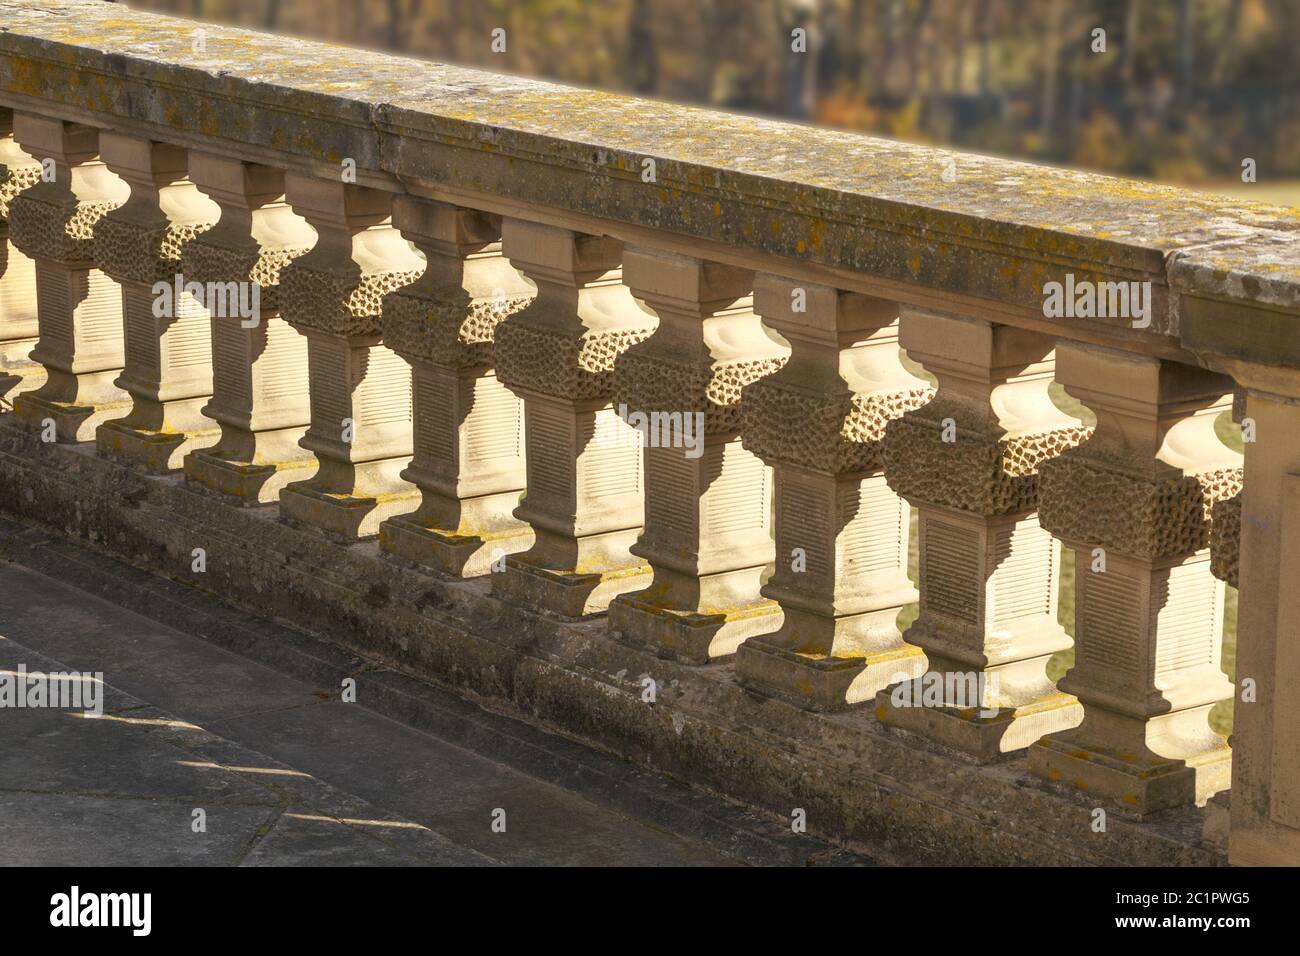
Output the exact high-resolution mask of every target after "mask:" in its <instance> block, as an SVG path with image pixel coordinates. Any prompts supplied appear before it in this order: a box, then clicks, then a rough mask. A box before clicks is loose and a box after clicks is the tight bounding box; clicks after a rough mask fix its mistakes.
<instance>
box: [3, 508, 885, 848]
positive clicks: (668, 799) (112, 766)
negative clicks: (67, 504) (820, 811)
mask: <svg viewBox="0 0 1300 956" xmlns="http://www.w3.org/2000/svg"><path fill="white" fill-rule="evenodd" d="M17 535H22V536H24V540H25V542H26V544H27V545H28V546H34V550H32V551H24V552H23V553H24V554H26V555H27V556H32V555H33V554H34V553H36V552H40V553H41V554H43V556H44V557H45V558H51V557H67V556H68V554H69V551H68V549H72V550H73V551H76V552H77V553H78V558H79V560H81V561H82V562H85V563H84V565H83V566H84V567H85V568H87V569H94V570H95V573H96V574H99V575H101V576H103V577H101V578H99V579H97V578H96V577H95V576H94V574H90V573H87V574H84V575H83V574H80V573H79V574H75V575H73V577H74V579H76V580H78V582H79V583H83V584H88V585H89V586H91V587H95V586H96V582H98V584H100V585H102V584H103V583H104V581H105V580H107V579H108V578H109V577H112V576H118V577H119V578H120V580H121V582H123V583H126V584H128V585H129V589H135V590H136V591H137V596H141V595H149V594H150V593H151V592H158V591H161V592H167V591H168V590H169V588H172V587H176V586H175V585H172V583H171V582H166V581H162V580H160V579H157V578H153V577H152V576H149V575H143V578H138V577H136V575H139V574H142V572H134V571H133V569H129V568H126V567H125V566H116V565H115V562H113V561H112V559H108V558H106V557H105V556H102V555H97V554H94V553H93V552H89V551H84V550H81V549H77V548H76V546H74V545H71V544H70V543H67V542H61V541H59V540H57V539H54V538H50V537H47V536H45V535H44V533H42V532H36V531H34V530H33V529H31V528H29V527H26V526H22V525H16V524H14V523H12V522H8V521H7V520H5V521H4V522H3V527H0V539H2V540H3V541H4V543H5V544H6V546H7V547H6V553H8V554H11V555H12V554H13V552H14V548H13V547H12V545H13V542H14V540H15V536H17ZM33 563H38V564H39V563H40V562H39V561H35V562H33ZM65 567H66V565H65ZM180 590H181V591H182V592H186V593H184V594H170V595H169V598H168V600H169V601H170V603H171V604H172V605H173V606H174V607H177V608H182V609H184V610H186V611H193V612H195V613H196V614H201V615H202V616H203V617H204V619H205V621H204V627H203V630H204V631H205V632H207V633H209V634H214V633H217V634H222V635H224V636H225V637H226V638H227V639H229V640H231V641H232V642H233V643H235V644H237V645H239V646H241V647H245V648H250V647H255V648H257V649H258V651H259V653H260V654H262V655H263V656H266V657H269V658H274V657H275V655H276V650H275V648H273V647H270V646H268V645H267V642H268V641H274V640H275V637H276V636H277V634H278V635H279V636H281V637H283V638H285V639H286V642H287V643H288V644H290V645H293V650H292V651H291V652H290V656H289V658H288V659H289V660H290V661H292V662H294V663H296V664H297V666H298V667H299V668H300V669H302V670H305V671H306V672H308V673H309V674H310V675H311V676H314V677H317V678H320V681H319V683H317V682H315V681H310V680H309V681H303V680H300V679H297V678H296V677H295V676H290V675H286V674H284V673H282V672H280V671H279V670H277V669H275V668H272V667H268V666H265V665H264V664H261V663H258V662H255V661H253V660H249V659H248V658H247V657H243V656H239V655H236V654H233V653H231V652H230V651H228V650H226V649H224V647H221V646H218V645H217V644H214V643H210V642H209V641H205V640H200V639H198V638H196V637H193V636H191V635H189V634H186V633H183V632H182V631H180V630H177V629H176V628H173V627H171V626H168V625H166V624H162V623H159V622H158V621H154V620H151V619H150V618H147V617H144V616H142V615H140V614H136V613H133V612H132V611H129V610H125V609H123V608H121V607H119V606H118V605H116V604H112V603H110V602H108V601H104V600H101V599H100V598H98V597H95V596H93V595H91V594H88V593H86V592H84V591H81V590H78V589H76V588H73V587H71V586H70V585H68V584H65V583H63V582H62V581H58V580H54V579H53V578H51V577H49V576H47V575H45V574H42V573H40V572H39V571H36V570H33V569H31V568H27V567H23V566H20V565H18V564H14V563H11V562H8V561H0V670H3V669H16V668H17V666H18V665H19V664H25V665H26V667H27V668H28V670H29V671H31V670H38V669H42V668H45V669H55V670H88V671H96V670H99V671H103V672H104V675H105V684H106V689H105V693H106V713H105V716H103V717H101V718H98V719H90V718H85V717H78V716H73V715H71V714H69V713H67V712H65V711H54V710H25V709H19V710H10V709H0V808H3V809H0V813H3V814H4V817H5V819H6V820H7V821H8V823H7V824H0V837H3V836H5V835H6V830H5V827H11V828H21V830H22V832H23V833H25V834H27V835H28V836H27V837H26V838H25V839H24V840H17V839H14V840H4V841H2V843H0V863H5V864H11V863H28V862H38V861H39V862H48V863H56V864H83V865H84V864H92V865H93V864H96V863H106V862H121V863H174V864H192V863H204V864H218V865H228V864H235V863H238V864H243V865H257V866H268V865H415V864H458V865H459V864H484V863H491V862H507V863H516V864H525V865H529V864H557V863H558V864H566V865H575V864H599V865H616V864H641V865H683V864H685V865H735V864H737V863H797V864H805V863H809V862H815V863H830V864H844V863H849V864H854V863H863V862H869V861H866V860H864V859H863V858H861V857H858V856H856V855H854V854H852V853H848V852H846V851H842V850H838V849H837V848H834V847H830V846H827V845H825V844H823V843H821V842H820V841H817V840H815V839H814V838H812V837H808V836H806V835H794V834H792V833H790V832H789V829H788V825H785V824H782V822H781V821H779V820H775V819H773V818H770V817H767V816H766V815H762V814H758V813H755V812H753V811H748V810H744V809H742V808H739V807H736V806H734V805H731V804H729V803H726V802H724V801H721V800H719V799H718V798H715V797H712V796H711V795H708V794H703V793H700V792H697V791H693V790H691V789H689V788H687V787H684V786H682V785H681V784H677V783H674V782H672V781H670V780H668V778H665V777H662V776H660V775H658V774H654V773H651V772H648V771H645V770H643V769H640V768H636V767H633V766H631V765H629V764H627V763H625V762H623V761H619V760H617V759H616V758H613V757H611V756H608V755H605V754H602V753H600V752H598V751H595V750H592V749H590V748H588V747H585V746H583V745H581V744H579V743H577V742H576V741H571V740H568V739H566V738H563V737H558V736H556V735H554V734H549V733H546V732H544V731H541V730H540V729H538V728H534V727H531V726H528V725H526V724H523V723H521V722H519V721H517V720H513V719H512V718H508V717H505V716H503V715H498V714H493V713H491V712H488V711H485V710H483V709H482V708H481V707H480V706H479V705H477V704H475V703H474V702H472V701H470V700H467V699H464V698H461V697H457V696H456V695H454V694H450V693H448V692H445V691H441V690H439V689H437V688H434V687H432V686H431V685H428V684H426V683H424V682H422V681H418V680H415V679H413V678H410V677H408V676H406V675H401V674H397V673H395V672H392V671H385V670H367V669H366V666H365V665H360V666H359V665H358V661H357V659H355V658H352V657H350V656H349V655H347V654H345V653H343V652H341V651H339V650H338V649H332V648H330V647H328V646H327V647H325V648H320V649H313V648H312V647H311V646H310V644H309V643H308V642H310V641H311V640H312V639H310V638H307V637H306V636H304V635H300V634H296V633H293V632H284V633H280V632H282V631H283V629H278V630H277V629H276V628H275V626H274V625H269V624H268V623H267V622H258V621H256V620H255V619H248V620H244V621H241V620H240V618H242V617H243V615H240V614H239V612H234V611H231V610H230V609H226V608H224V607H223V606H221V605H220V604H219V603H218V602H216V601H215V600H213V599H212V598H210V597H207V596H205V595H202V594H201V593H199V592H194V591H192V589H185V588H183V587H182V588H180ZM153 596H154V597H155V598H158V597H159V596H160V595H159V594H157V593H155V594H154V595H153ZM241 625H243V626H241ZM250 632H257V635H256V636H250ZM280 647H281V648H283V647H284V644H281V645H280ZM326 662H332V664H333V665H334V666H327V665H326ZM341 675H342V676H347V675H351V676H353V677H354V678H355V679H356V680H357V681H358V688H359V693H360V694H361V695H363V698H365V697H369V698H373V702H374V703H376V704H379V705H382V706H384V707H386V708H388V709H389V710H391V711H393V712H395V713H399V714H401V715H403V716H404V717H407V718H412V719H413V722H414V723H415V724H416V726H417V727H420V728H421V729H415V728H414V727H411V726H407V725H406V724H403V723H398V722H396V721H394V720H390V719H388V718H387V717H384V716H382V715H381V714H379V713H376V712H375V711H373V710H371V709H369V708H367V707H364V706H361V704H360V703H358V704H350V703H343V702H341V701H339V700H338V699H337V696H338V691H337V688H338V683H339V680H340V679H341ZM137 695H138V696H137ZM430 729H431V730H433V731H435V732H434V733H431V732H429V730H430ZM47 802H48V804H49V808H48V811H47V810H46V809H45V805H46V803H47ZM200 805H201V806H202V807H204V808H205V811H206V812H207V813H208V832H207V834H202V835H195V834H193V833H191V831H190V827H189V821H190V814H191V812H192V810H193V809H194V807H195V806H200ZM498 806H501V807H503V808H504V809H506V811H507V831H506V833H504V834H501V833H494V832H493V831H492V830H491V826H490V824H491V812H492V810H494V809H495V808H496V807H498ZM215 828H219V830H220V832H219V833H218V832H216V830H215Z"/></svg>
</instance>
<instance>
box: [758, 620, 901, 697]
mask: <svg viewBox="0 0 1300 956" xmlns="http://www.w3.org/2000/svg"><path fill="white" fill-rule="evenodd" d="M925 667H926V660H925V652H924V651H922V650H921V649H920V648H919V647H913V646H912V645H910V644H903V645H901V646H899V647H897V648H893V649H891V650H888V651H879V652H877V653H874V654H869V655H867V656H863V657H834V656H832V655H830V654H808V653H804V652H801V651H796V650H795V649H794V648H792V647H789V646H787V644H786V642H785V641H784V640H783V639H782V638H781V636H780V635H779V634H772V635H770V636H765V637H755V638H751V639H750V640H748V641H746V642H745V643H744V644H742V645H741V647H740V649H739V651H737V653H736V677H737V679H738V680H739V681H740V683H741V684H742V685H743V686H744V687H746V688H748V689H749V690H752V691H754V692H755V693H759V694H763V695H764V696H767V697H775V698H777V699H779V700H784V701H786V702H787V703H791V704H794V705H795V706H796V707H802V708H803V709H804V710H814V711H822V712H829V711H836V710H845V709H847V708H849V707H852V706H853V705H854V704H860V703H862V702H863V701H866V700H870V699H871V698H872V697H874V696H875V694H876V692H877V691H879V690H880V689H881V688H883V687H887V686H889V685H890V684H893V683H896V682H898V681H900V680H908V679H911V678H915V677H919V676H920V675H921V674H922V673H924V671H925Z"/></svg>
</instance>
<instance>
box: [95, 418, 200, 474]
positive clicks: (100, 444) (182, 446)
mask: <svg viewBox="0 0 1300 956" xmlns="http://www.w3.org/2000/svg"><path fill="white" fill-rule="evenodd" d="M220 437H221V430H220V429H216V428H213V429H209V430H205V431H195V432H167V431H154V430H152V429H146V428H135V427H132V426H131V425H128V424H126V423H125V422H123V421H120V420H119V421H111V422H105V423H104V424H102V425H100V426H99V428H97V429H96V430H95V446H96V448H97V450H98V451H99V454H101V455H103V456H104V457H106V458H113V459H116V460H117V461H121V462H125V463H126V464H131V465H138V466H140V467H142V468H144V469H145V470H146V471H150V472H153V473H155V474H168V473H169V472H173V471H178V470H180V469H181V468H182V467H183V466H184V464H185V456H186V455H188V454H189V453H190V452H191V451H193V450H194V449H195V448H201V447H203V446H205V445H211V444H213V443H215V442H216V441H217V439H219V438H220Z"/></svg>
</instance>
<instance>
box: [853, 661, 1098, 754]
mask: <svg viewBox="0 0 1300 956" xmlns="http://www.w3.org/2000/svg"><path fill="white" fill-rule="evenodd" d="M924 680H925V678H924V677H920V678H917V679H916V680H914V681H912V682H911V684H912V686H911V688H910V690H909V691H908V692H907V693H905V694H903V695H902V697H903V700H905V701H921V700H923V699H924V693H925V685H924ZM896 690H897V688H894V687H887V688H885V689H884V690H882V691H880V692H879V693H878V694H876V717H877V718H878V719H879V720H880V722H881V723H883V724H887V725H888V726H891V727H898V728H899V729H901V730H908V731H911V732H912V733H914V734H917V735H918V736H921V737H924V738H926V739H927V740H932V741H934V742H935V743H937V744H942V745H943V746H945V747H951V748H952V749H953V750H957V751H960V752H962V753H964V754H967V755H969V756H971V757H974V758H975V759H976V760H977V761H979V762H981V763H987V762H991V761H994V760H997V759H998V758H999V757H1002V756H1003V755H1005V754H1009V753H1014V752H1015V751H1017V750H1023V749H1024V748H1026V747H1028V746H1029V745H1030V744H1032V743H1034V742H1035V741H1036V740H1038V739H1039V738H1040V737H1043V736H1045V735H1046V734H1051V733H1057V732H1059V731H1062V730H1071V729H1073V728H1075V727H1077V726H1079V724H1080V722H1082V720H1083V706H1082V705H1081V704H1080V703H1079V701H1078V698H1076V697H1073V696H1071V695H1070V694H1061V693H1056V694H1049V695H1047V696H1045V697H1041V698H1039V699H1038V700H1035V701H1032V702H1030V703H1028V704H1024V705H1022V706H1020V707H1014V708H1012V707H1003V708H999V709H996V710H993V709H991V708H989V709H981V708H977V707H946V706H926V705H924V704H920V703H916V704H912V703H906V704H896V703H895V702H894V700H895V692H896Z"/></svg>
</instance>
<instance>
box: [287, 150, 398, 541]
mask: <svg viewBox="0 0 1300 956" xmlns="http://www.w3.org/2000/svg"><path fill="white" fill-rule="evenodd" d="M287 187H288V198H289V202H290V203H291V204H292V206H293V208H294V211H295V212H297V213H298V214H299V215H301V216H302V217H303V218H305V219H306V220H307V221H308V222H309V223H311V224H312V226H313V227H314V228H315V229H316V232H317V234H318V238H317V241H316V245H315V246H313V247H312V250H311V251H310V252H308V253H307V254H306V255H304V256H302V257H300V258H298V259H295V260H294V261H293V263H292V264H291V265H290V266H289V267H288V268H286V269H285V271H284V274H283V275H282V276H281V279H280V285H281V293H280V296H281V298H280V306H281V310H282V313H283V315H284V317H285V319H286V320H288V322H289V323H290V324H291V325H293V326H294V327H295V328H297V329H298V330H299V331H301V332H302V333H303V334H304V335H306V336H307V343H308V345H307V355H308V374H309V377H310V392H311V426H310V427H309V428H308V429H307V433H306V435H305V436H304V437H303V439H302V442H301V444H302V447H303V448H305V449H307V450H308V451H312V452H315V454H316V458H317V461H318V464H319V467H318V469H317V471H316V474H315V475H314V476H313V477H312V478H310V479H307V480H304V481H299V482H294V483H293V484H290V485H288V486H287V487H285V488H284V490H283V491H281V492H280V513H281V515H282V516H283V517H286V518H288V519H290V520H291V521H295V522H298V523H300V524H303V525H305V526H307V527H312V528H316V529H318V530H321V531H324V532H326V533H328V534H331V535H334V536H337V537H341V538H343V539H344V540H356V539H358V538H365V537H373V536H375V535H377V534H378V533H379V525H380V523H381V522H382V521H383V520H384V519H385V518H390V517H392V516H393V515H395V514H401V513H403V512H406V511H411V510H413V509H414V508H415V507H416V506H417V505H418V504H419V498H418V494H419V493H418V490H417V489H416V488H415V487H414V486H412V485H410V484H408V483H407V482H406V481H404V480H403V479H402V478H401V472H402V469H404V468H405V467H406V466H407V464H408V463H409V462H410V459H411V448H412V442H411V368H410V366H409V365H407V363H406V362H404V361H403V360H402V358H401V357H400V356H399V355H398V354H397V353H396V352H394V351H393V350H392V349H390V348H389V347H388V346H387V345H385V344H384V343H383V341H382V339H381V323H382V313H383V298H384V296H385V295H386V294H387V293H389V292H393V291H395V290H397V289H399V288H401V287H402V286H405V285H408V284H410V283H411V282H413V281H415V280H416V279H418V278H419V277H420V274H421V273H422V272H423V271H424V260H423V259H422V258H421V257H420V256H419V255H417V254H416V253H415V252H414V251H413V250H412V249H411V248H410V245H409V244H408V243H407V241H406V240H405V239H404V238H402V235H401V233H399V232H398V231H397V230H396V229H394V228H393V224H392V197H391V196H390V195H389V194H388V193H385V192H382V191H380V190H377V189H372V188H370V187H366V186H358V185H355V184H351V183H344V182H341V181H338V180H335V179H328V178H324V177H316V176H306V175H299V174H296V173H290V174H289V176H288V180H287Z"/></svg>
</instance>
